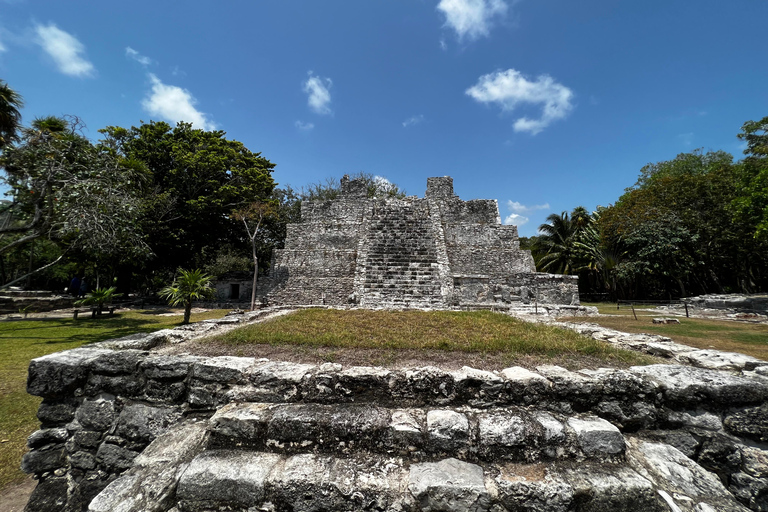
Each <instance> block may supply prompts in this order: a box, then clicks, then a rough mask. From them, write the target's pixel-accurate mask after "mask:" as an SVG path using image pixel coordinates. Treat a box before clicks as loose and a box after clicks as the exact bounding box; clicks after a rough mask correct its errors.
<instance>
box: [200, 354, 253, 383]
mask: <svg viewBox="0 0 768 512" xmlns="http://www.w3.org/2000/svg"><path fill="white" fill-rule="evenodd" d="M255 363H256V359H255V358H253V357H233V356H219V357H211V358H208V359H205V360H203V361H200V362H197V363H195V364H194V365H193V366H192V378H194V379H198V380H204V381H213V382H221V383H238V384H242V383H244V382H245V380H246V371H247V370H248V369H249V368H251V367H252V366H253V365H254V364H255Z"/></svg>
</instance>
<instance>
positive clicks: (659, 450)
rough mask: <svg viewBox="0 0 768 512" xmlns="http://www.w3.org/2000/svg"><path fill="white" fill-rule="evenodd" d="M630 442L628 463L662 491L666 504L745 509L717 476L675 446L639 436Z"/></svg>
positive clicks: (685, 506) (687, 508)
mask: <svg viewBox="0 0 768 512" xmlns="http://www.w3.org/2000/svg"><path fill="white" fill-rule="evenodd" d="M629 445H630V449H629V450H628V451H627V460H628V462H629V464H630V466H631V467H632V468H633V469H634V470H635V471H637V472H638V473H640V474H641V475H643V476H644V477H645V478H647V479H648V480H650V481H651V482H653V484H654V485H655V486H657V488H658V489H659V491H664V494H666V496H664V494H662V497H664V499H665V501H667V503H670V500H671V501H672V503H674V505H675V506H677V507H679V508H680V509H681V510H694V509H695V507H696V506H697V505H698V504H705V505H707V506H710V507H712V508H713V509H714V510H722V511H738V512H742V511H743V512H746V511H747V510H748V509H747V508H746V507H743V506H742V505H740V504H739V503H738V502H737V501H736V500H735V499H733V497H732V496H731V495H730V494H729V493H728V491H727V490H726V489H725V487H723V484H722V483H721V482H720V479H719V478H717V477H716V476H715V475H713V474H712V473H710V472H708V471H706V470H704V469H703V468H702V467H701V466H699V465H698V464H696V463H695V462H694V461H692V460H691V459H689V458H688V457H686V456H685V455H683V454H682V453H681V452H680V451H679V450H677V449H676V448H673V447H671V446H669V445H666V444H663V443H653V442H648V441H641V440H639V439H631V440H630V442H629ZM700 508H701V507H700Z"/></svg>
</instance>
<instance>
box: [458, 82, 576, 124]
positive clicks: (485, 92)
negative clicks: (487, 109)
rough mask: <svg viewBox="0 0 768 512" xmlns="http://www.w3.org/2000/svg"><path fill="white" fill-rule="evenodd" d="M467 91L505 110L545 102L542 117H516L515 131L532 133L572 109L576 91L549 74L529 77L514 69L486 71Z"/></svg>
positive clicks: (565, 114)
mask: <svg viewBox="0 0 768 512" xmlns="http://www.w3.org/2000/svg"><path fill="white" fill-rule="evenodd" d="M466 93H467V94H468V95H469V96H471V97H472V98H474V99H475V100H477V101H479V102H480V103H496V104H497V105H499V106H500V107H501V109H502V110H503V111H512V110H514V109H515V108H517V107H518V106H519V105H521V104H526V103H529V104H534V105H537V104H540V105H542V106H543V110H542V113H541V117H540V118H539V119H530V118H528V117H521V118H519V119H517V120H516V121H515V124H514V129H515V131H516V132H530V133H531V134H532V135H536V134H537V133H539V132H540V131H542V130H543V129H544V128H546V127H547V126H548V125H549V124H550V123H551V122H553V121H556V120H558V119H562V118H564V117H566V116H567V115H568V114H569V113H570V111H571V110H572V109H573V105H572V104H571V101H572V100H573V92H572V91H571V90H570V89H569V88H567V87H566V86H564V85H562V84H559V83H557V82H555V80H554V79H553V78H552V77H551V76H549V75H541V76H539V77H538V78H536V80H535V81H532V80H529V79H527V78H526V77H525V76H523V74H522V73H520V72H519V71H517V70H515V69H508V70H506V71H496V72H495V73H489V74H487V75H483V76H481V77H480V78H479V79H478V81H477V84H475V85H473V86H472V87H470V88H469V89H467V90H466Z"/></svg>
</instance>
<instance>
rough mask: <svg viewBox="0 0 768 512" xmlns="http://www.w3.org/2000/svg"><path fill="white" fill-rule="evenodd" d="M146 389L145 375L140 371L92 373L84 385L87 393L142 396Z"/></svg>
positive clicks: (84, 390)
mask: <svg viewBox="0 0 768 512" xmlns="http://www.w3.org/2000/svg"><path fill="white" fill-rule="evenodd" d="M143 391H144V377H143V376H142V375H141V374H139V373H137V372H136V373H130V374H124V375H99V374H97V373H91V374H90V375H89V376H88V381H87V382H86V383H85V386H84V387H83V392H84V393H85V394H86V395H99V394H102V393H110V394H112V395H120V396H124V397H140V396H141V395H142V394H143Z"/></svg>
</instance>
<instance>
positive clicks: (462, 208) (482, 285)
mask: <svg viewBox="0 0 768 512" xmlns="http://www.w3.org/2000/svg"><path fill="white" fill-rule="evenodd" d="M301 219H302V220H301V223H299V224H290V225H289V226H288V233H287V237H286V241H285V249H281V250H275V254H274V255H273V262H272V270H271V276H270V279H269V281H268V282H266V283H265V284H264V285H263V286H265V287H266V288H267V289H268V290H269V293H268V297H269V300H270V302H271V303H277V304H304V305H307V304H331V305H345V304H356V305H359V306H361V307H417V308H423V307H428V308H444V307H456V306H482V305H485V306H488V305H494V306H502V305H509V304H519V303H533V302H535V301H537V302H539V303H550V304H568V305H570V304H574V305H575V304H578V303H579V295H578V286H577V278H576V277H574V276H562V275H552V274H544V273H538V272H536V268H535V266H534V263H533V258H532V257H531V253H530V251H525V250H521V249H520V243H519V241H518V237H517V227H515V226H504V225H502V224H501V219H500V217H499V209H498V205H497V203H496V201H495V200H485V199H478V200H472V201H463V200H461V199H459V198H458V197H457V196H455V195H454V193H453V179H452V178H449V177H443V178H428V179H427V192H426V195H425V197H424V198H417V197H408V198H405V199H371V198H368V197H367V187H366V184H365V182H364V181H363V180H350V179H349V178H348V177H346V176H345V177H344V178H343V179H342V181H341V194H340V197H339V198H338V199H337V200H335V201H326V202H317V201H314V202H313V201H305V202H303V203H302V205H301Z"/></svg>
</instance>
